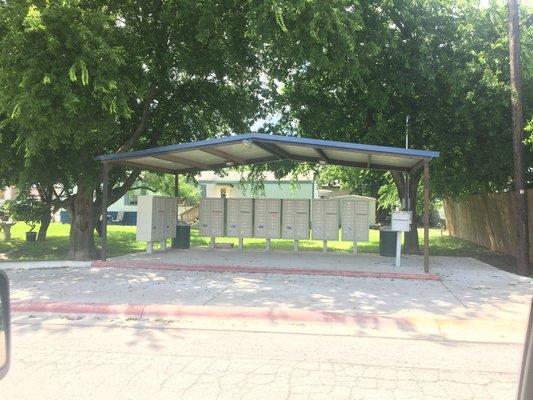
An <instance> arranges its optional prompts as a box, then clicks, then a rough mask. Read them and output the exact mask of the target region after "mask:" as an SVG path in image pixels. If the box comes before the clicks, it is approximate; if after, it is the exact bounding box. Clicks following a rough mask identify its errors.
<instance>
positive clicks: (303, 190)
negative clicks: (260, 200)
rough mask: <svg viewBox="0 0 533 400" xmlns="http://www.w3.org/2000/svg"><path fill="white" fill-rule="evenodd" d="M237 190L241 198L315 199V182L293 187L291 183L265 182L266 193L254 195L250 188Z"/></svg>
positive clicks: (238, 188)
mask: <svg viewBox="0 0 533 400" xmlns="http://www.w3.org/2000/svg"><path fill="white" fill-rule="evenodd" d="M236 189H237V190H238V191H239V192H240V194H241V197H267V198H271V199H312V198H313V197H314V184H313V182H302V183H300V184H298V185H291V183H290V182H279V183H278V182H265V191H264V193H262V192H260V193H256V194H253V193H252V192H251V190H250V186H249V185H247V186H246V187H243V186H242V185H238V186H237V187H236Z"/></svg>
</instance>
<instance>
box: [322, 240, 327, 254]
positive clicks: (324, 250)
mask: <svg viewBox="0 0 533 400" xmlns="http://www.w3.org/2000/svg"><path fill="white" fill-rule="evenodd" d="M322 251H323V252H324V253H327V252H328V241H327V240H323V241H322Z"/></svg>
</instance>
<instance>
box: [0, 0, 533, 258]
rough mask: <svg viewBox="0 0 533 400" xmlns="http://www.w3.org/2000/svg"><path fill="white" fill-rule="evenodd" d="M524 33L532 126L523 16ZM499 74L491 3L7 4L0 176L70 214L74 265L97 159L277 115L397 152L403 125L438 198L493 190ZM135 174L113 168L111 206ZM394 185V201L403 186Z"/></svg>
mask: <svg viewBox="0 0 533 400" xmlns="http://www.w3.org/2000/svg"><path fill="white" fill-rule="evenodd" d="M522 31H523V34H522V41H523V45H522V51H523V57H522V62H523V63H524V68H523V70H524V71H525V72H524V93H525V95H526V98H525V102H524V104H525V109H524V114H525V116H526V119H527V120H528V121H529V124H528V129H530V132H533V128H531V126H532V124H533V122H531V121H533V118H532V115H533V112H532V107H533V101H532V100H533V98H532V97H533V75H532V72H531V71H533V64H532V62H533V56H532V55H531V49H532V48H533V27H532V24H531V17H530V16H529V17H528V15H527V11H526V12H524V13H523V23H522ZM508 65H509V63H508V50H507V29H506V13H505V7H504V5H503V4H499V3H496V2H491V3H490V4H489V5H488V7H485V8H480V7H479V6H478V5H476V4H475V2H470V1H465V2H463V1H461V2H459V1H453V0H409V1H404V0H386V1H383V2H379V3H376V2H371V1H368V0H362V1H359V2H352V1H348V0H331V1H321V0H314V1H308V0H267V1H263V2H254V1H251V0H246V1H241V0H227V1H223V2H221V1H217V0H205V1H201V2H200V1H195V0H185V1H182V0H180V1H178V0H155V1H154V0H150V1H147V0H141V1H137V2H128V1H121V0H119V1H116V2H115V1H114V2H111V3H110V2H105V1H101V0H77V1H70V2H60V1H45V0H37V1H27V0H12V1H9V2H3V3H1V4H0V142H1V143H0V144H1V145H0V148H1V150H0V152H1V153H0V154H1V156H2V159H3V160H9V161H8V162H9V163H10V165H16V166H17V167H19V166H20V168H19V170H18V171H19V172H17V173H12V172H10V169H11V167H10V166H6V164H5V163H3V165H2V166H1V167H0V181H2V183H19V184H20V183H22V184H24V185H36V186H37V187H38V188H40V189H41V191H42V193H43V194H46V193H48V194H49V196H48V197H46V196H44V197H46V198H47V201H48V202H49V203H50V206H52V207H59V206H62V207H66V208H68V209H69V210H70V212H71V213H72V225H71V257H73V258H89V257H94V256H95V255H96V249H95V246H94V243H93V239H92V237H93V236H92V235H93V231H94V228H95V226H97V225H98V221H99V218H100V212H99V210H100V205H101V199H102V193H101V188H100V185H99V180H100V172H101V171H100V165H99V164H98V163H96V162H95V161H94V156H96V155H99V154H104V153H112V152H121V151H128V150H132V149H139V148H145V147H149V146H156V145H164V144H169V143H179V142H187V141H192V140H197V139H204V138H209V137H214V136H219V135H225V134H230V133H232V132H244V131H248V130H249V127H250V126H251V125H252V124H253V122H254V121H256V120H257V119H258V118H260V117H262V118H265V116H266V115H271V116H272V115H274V116H275V118H274V119H273V120H272V121H271V122H270V124H268V125H267V127H266V129H267V130H269V131H272V132H277V133H284V134H289V135H302V136H308V137H319V138H324V139H331V140H343V141H352V142H361V143H374V144H386V145H393V146H403V144H404V132H405V119H406V116H407V115H409V116H410V137H409V141H410V146H412V147H416V148H428V149H434V150H439V151H441V157H440V158H439V159H438V160H437V161H435V162H434V163H433V167H432V171H433V173H432V187H433V189H434V191H435V192H436V193H437V194H438V195H440V196H461V195H465V194H468V193H473V192H478V191H487V190H499V189H505V188H507V187H509V185H510V183H511V181H512V168H511V160H512V157H511V149H512V137H511V133H510V120H511V117H510V101H509V98H510V96H509V82H508V76H509V71H508ZM532 135H533V133H532ZM532 137H533V136H532ZM529 141H530V143H533V139H531V137H530V138H529ZM531 148H532V147H529V149H530V153H529V165H531V153H532V152H531ZM267 167H268V168H274V166H272V165H268V166H267ZM257 168H258V170H260V169H261V168H263V169H264V168H265V167H257ZM277 169H278V170H279V171H280V173H287V172H288V171H290V170H292V169H294V164H293V163H284V164H282V165H281V166H280V167H277ZM139 173H140V171H139V170H135V169H134V170H133V171H131V169H130V170H126V169H125V168H119V167H113V168H112V170H111V173H110V182H111V187H112V190H111V192H110V193H109V201H110V202H114V201H116V200H117V199H118V198H120V197H121V196H122V195H123V194H124V193H125V192H126V191H127V190H128V189H129V188H130V187H131V185H132V184H133V183H134V182H135V181H136V180H137V178H138V177H139ZM251 176H254V175H253V174H252V175H251ZM344 176H345V177H347V178H349V179H355V178H356V176H359V177H360V178H361V182H362V183H361V185H363V184H364V182H366V180H365V179H366V175H365V174H363V175H361V173H359V172H356V173H354V174H352V173H348V174H344ZM393 178H394V181H395V183H396V185H397V187H398V189H401V188H402V187H403V186H402V182H403V181H402V179H403V178H402V177H401V176H400V175H399V174H393ZM418 179H419V176H418V175H417V174H415V176H413V177H412V181H411V182H412V187H411V188H409V190H410V191H411V192H413V193H414V194H415V195H416V192H417V186H418ZM56 183H59V184H60V187H61V189H58V191H56V190H55V189H57V187H56V185H55V184H56ZM352 186H353V187H355V185H352ZM45 188H46V190H45ZM367 189H372V190H375V187H373V188H370V187H367ZM41 197H43V196H41ZM414 197H416V196H414ZM414 200H416V198H414ZM414 204H415V205H416V203H414ZM415 233H416V231H415Z"/></svg>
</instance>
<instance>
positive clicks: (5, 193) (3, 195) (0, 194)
mask: <svg viewBox="0 0 533 400" xmlns="http://www.w3.org/2000/svg"><path fill="white" fill-rule="evenodd" d="M17 195H18V191H17V188H16V187H15V186H7V187H4V188H0V207H1V206H2V204H4V203H5V202H6V200H15V199H16V198H17Z"/></svg>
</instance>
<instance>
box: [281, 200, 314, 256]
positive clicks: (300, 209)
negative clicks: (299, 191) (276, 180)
mask: <svg viewBox="0 0 533 400" xmlns="http://www.w3.org/2000/svg"><path fill="white" fill-rule="evenodd" d="M309 211H310V206H309V200H300V199H284V200H283V202H282V212H281V237H282V238H283V239H292V240H294V250H298V240H305V239H309V229H310V226H309V215H310V213H309Z"/></svg>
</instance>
